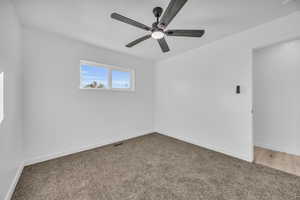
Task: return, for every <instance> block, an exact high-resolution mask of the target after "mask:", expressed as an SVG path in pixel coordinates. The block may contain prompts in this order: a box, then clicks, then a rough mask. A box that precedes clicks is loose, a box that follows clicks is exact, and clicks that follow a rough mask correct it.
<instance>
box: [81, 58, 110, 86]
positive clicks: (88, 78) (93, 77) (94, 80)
mask: <svg viewBox="0 0 300 200" xmlns="http://www.w3.org/2000/svg"><path fill="white" fill-rule="evenodd" d="M80 68H81V69H80V79H81V80H80V87H81V88H99V89H101V88H102V89H105V88H108V72H109V70H108V69H107V68H104V67H98V66H92V65H88V64H82V65H81V66H80Z"/></svg>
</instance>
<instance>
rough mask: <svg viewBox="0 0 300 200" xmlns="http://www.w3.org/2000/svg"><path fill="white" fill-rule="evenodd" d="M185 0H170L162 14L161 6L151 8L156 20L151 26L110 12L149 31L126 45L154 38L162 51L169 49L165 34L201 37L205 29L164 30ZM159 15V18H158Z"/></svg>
mask: <svg viewBox="0 0 300 200" xmlns="http://www.w3.org/2000/svg"><path fill="white" fill-rule="evenodd" d="M186 2H187V0H171V2H170V3H169V5H168V7H167V9H166V11H165V12H164V14H163V16H162V17H161V15H162V13H163V9H162V8H161V7H155V8H154V9H153V14H154V16H155V17H156V21H155V22H154V23H153V24H152V26H151V27H150V26H147V25H144V24H142V23H140V22H137V21H135V20H133V19H130V18H127V17H125V16H123V15H120V14H118V13H112V14H111V18H113V19H115V20H118V21H121V22H124V23H126V24H129V25H132V26H135V27H137V28H141V29H143V30H145V31H150V32H151V33H149V34H148V35H145V36H143V37H141V38H138V39H136V40H134V41H133V42H130V43H129V44H127V45H126V47H133V46H135V45H137V44H139V43H140V42H143V41H145V40H147V39H149V38H151V37H152V38H154V39H156V40H157V41H158V43H159V45H160V47H161V50H162V52H164V53H165V52H168V51H170V48H169V46H168V44H167V42H166V40H165V36H177V37H202V36H203V35H204V33H205V30H180V29H175V30H165V29H166V28H167V26H168V25H169V24H170V22H171V21H172V20H173V18H174V17H175V16H176V15H177V13H178V12H179V11H180V10H181V9H182V7H183V6H184V4H185V3H186ZM160 17H161V18H160Z"/></svg>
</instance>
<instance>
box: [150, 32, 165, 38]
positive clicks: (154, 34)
mask: <svg viewBox="0 0 300 200" xmlns="http://www.w3.org/2000/svg"><path fill="white" fill-rule="evenodd" d="M151 36H152V37H153V38H154V39H156V40H158V39H162V38H163V37H165V34H164V32H162V31H153V32H152V34H151Z"/></svg>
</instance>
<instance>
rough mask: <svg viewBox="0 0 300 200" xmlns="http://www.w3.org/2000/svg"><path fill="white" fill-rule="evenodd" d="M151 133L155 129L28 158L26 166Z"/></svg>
mask: <svg viewBox="0 0 300 200" xmlns="http://www.w3.org/2000/svg"><path fill="white" fill-rule="evenodd" d="M151 133H153V131H149V132H147V133H145V134H142V135H137V136H133V137H124V138H120V139H118V140H116V141H106V142H100V143H96V144H92V145H87V146H82V147H79V148H76V149H70V150H67V151H64V152H58V153H53V154H48V155H44V156H39V157H35V158H31V159H28V160H26V161H25V166H28V165H33V164H36V163H40V162H44V161H47V160H52V159H55V158H59V157H63V156H67V155H71V154H74V153H79V152H82V151H87V150H91V149H95V148H99V147H102V146H106V145H110V144H114V143H118V142H120V141H124V140H128V139H133V138H136V137H141V136H144V135H148V134H151Z"/></svg>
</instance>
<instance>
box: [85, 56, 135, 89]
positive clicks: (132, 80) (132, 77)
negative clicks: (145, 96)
mask: <svg viewBox="0 0 300 200" xmlns="http://www.w3.org/2000/svg"><path fill="white" fill-rule="evenodd" d="M83 64H86V65H91V66H95V67H101V68H105V69H107V70H108V73H107V76H108V77H107V80H108V87H107V88H81V65H83ZM112 70H118V71H122V72H129V73H130V88H112V72H111V71H112ZM79 73H80V74H79V76H80V83H79V89H81V90H106V91H107V90H110V91H128V92H134V91H135V70H134V69H130V68H123V67H115V66H112V65H108V64H101V63H98V62H94V61H87V60H80V65H79Z"/></svg>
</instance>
